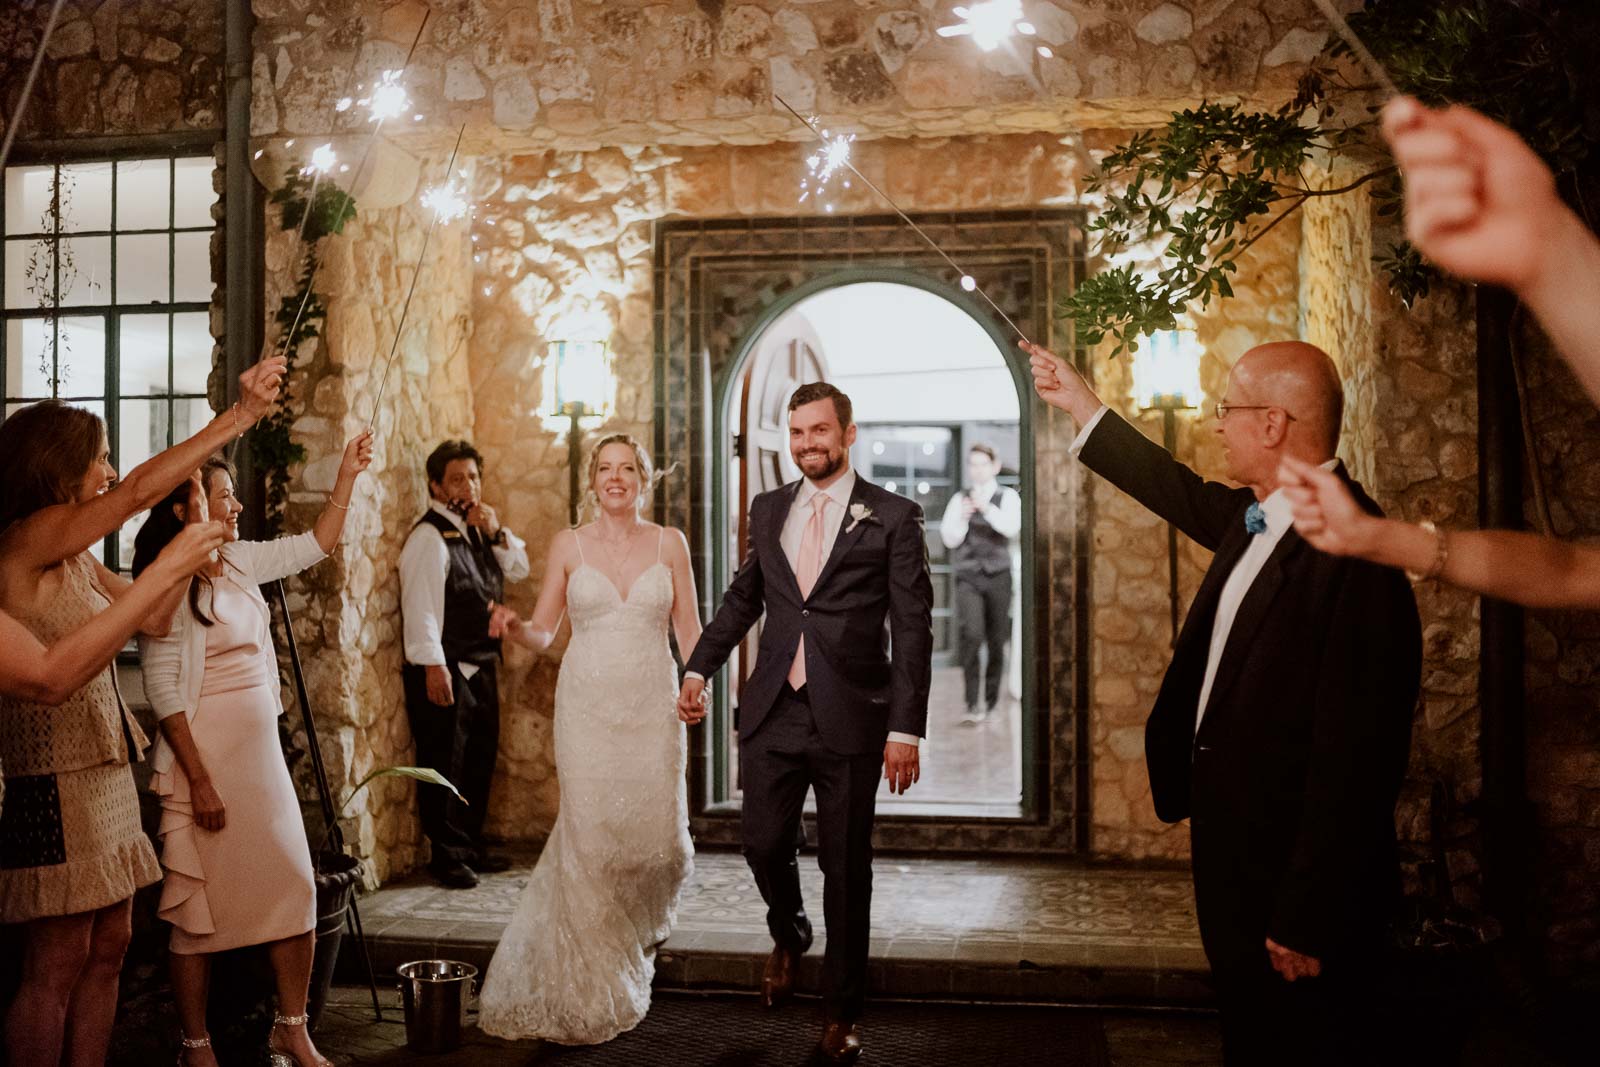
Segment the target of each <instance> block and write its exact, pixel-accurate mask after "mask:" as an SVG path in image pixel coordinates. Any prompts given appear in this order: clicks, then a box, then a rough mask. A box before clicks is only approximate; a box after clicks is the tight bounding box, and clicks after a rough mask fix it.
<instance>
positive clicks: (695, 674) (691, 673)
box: [683, 671, 706, 682]
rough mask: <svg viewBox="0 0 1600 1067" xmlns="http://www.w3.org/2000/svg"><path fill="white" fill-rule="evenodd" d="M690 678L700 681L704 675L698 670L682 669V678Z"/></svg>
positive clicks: (704, 678)
mask: <svg viewBox="0 0 1600 1067" xmlns="http://www.w3.org/2000/svg"><path fill="white" fill-rule="evenodd" d="M690 678H698V679H700V680H701V681H702V682H703V681H705V680H706V676H705V675H703V674H701V673H700V672H699V671H684V672H683V680H684V681H686V682H687V681H688V680H689V679H690Z"/></svg>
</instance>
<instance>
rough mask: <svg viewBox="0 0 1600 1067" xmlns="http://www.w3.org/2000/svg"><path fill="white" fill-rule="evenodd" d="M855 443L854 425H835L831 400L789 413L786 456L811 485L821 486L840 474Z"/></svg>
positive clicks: (819, 401)
mask: <svg viewBox="0 0 1600 1067" xmlns="http://www.w3.org/2000/svg"><path fill="white" fill-rule="evenodd" d="M855 443H856V428H855V424H854V423H852V424H851V425H849V426H840V425H839V412H838V410H837V409H836V407H835V405H834V403H833V401H832V400H826V399H824V400H813V401H812V402H811V403H809V404H801V405H800V406H799V407H797V408H795V409H794V410H793V411H791V412H789V454H790V455H791V456H793V457H794V461H795V464H796V465H797V466H798V467H799V468H800V471H801V473H803V474H804V475H805V476H806V477H807V478H809V479H810V480H811V481H813V482H818V483H823V484H825V483H827V482H830V481H832V480H833V479H834V478H835V477H837V476H838V475H840V474H842V473H844V471H845V470H847V469H848V467H849V464H850V446H851V445H853V444H855Z"/></svg>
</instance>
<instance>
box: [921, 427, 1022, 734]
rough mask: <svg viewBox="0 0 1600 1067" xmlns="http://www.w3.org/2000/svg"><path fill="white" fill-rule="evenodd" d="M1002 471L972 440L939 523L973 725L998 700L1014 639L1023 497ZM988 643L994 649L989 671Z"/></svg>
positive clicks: (988, 450)
mask: <svg viewBox="0 0 1600 1067" xmlns="http://www.w3.org/2000/svg"><path fill="white" fill-rule="evenodd" d="M999 476H1000V456H999V453H997V452H996V451H995V450H994V446H993V445H987V444H984V443H982V442H979V443H977V444H974V445H973V446H972V447H971V448H970V449H968V450H967V488H966V490H965V491H963V492H961V493H957V494H956V495H955V496H953V497H951V498H950V503H949V505H948V506H947V507H946V508H945V509H944V520H943V521H942V522H940V523H939V538H940V540H942V541H943V542H944V546H945V548H947V549H949V550H950V561H951V569H952V570H953V571H954V572H955V577H956V603H955V608H956V627H957V629H956V635H957V636H956V648H957V655H959V656H960V659H961V675H962V680H963V681H964V683H965V685H966V698H967V714H966V717H965V718H964V719H962V722H963V723H966V724H974V725H975V724H977V723H981V722H983V721H985V720H986V719H988V718H989V716H990V715H991V714H993V712H994V709H995V706H996V705H997V704H999V703H1000V684H1001V682H1002V681H1004V679H1005V662H1006V640H1007V638H1009V637H1010V636H1011V541H1012V539H1013V538H1015V537H1016V536H1017V534H1018V532H1020V531H1021V529H1022V498H1021V497H1020V496H1018V495H1017V491H1016V490H1015V489H1007V488H1006V487H1005V486H1002V485H1001V484H1000V482H999V480H998V479H999ZM983 648H988V650H989V660H988V668H987V670H984V669H983V665H982V663H981V662H980V655H979V650H980V649H983ZM980 682H981V683H982V684H981V686H980ZM980 689H981V690H982V692H981V696H980V692H979V691H980Z"/></svg>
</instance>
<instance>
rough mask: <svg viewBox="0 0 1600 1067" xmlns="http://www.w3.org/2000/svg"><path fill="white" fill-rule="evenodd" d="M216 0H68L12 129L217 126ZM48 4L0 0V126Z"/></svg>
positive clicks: (88, 131)
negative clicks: (30, 95) (30, 98)
mask: <svg viewBox="0 0 1600 1067" xmlns="http://www.w3.org/2000/svg"><path fill="white" fill-rule="evenodd" d="M223 3H224V0H96V2H86V0H84V2H78V3H69V4H66V5H64V6H63V7H62V10H61V17H60V20H59V21H58V23H57V25H56V29H55V32H54V34H53V35H52V36H51V39H50V47H49V51H48V52H47V54H46V57H45V63H44V66H43V67H42V68H41V70H40V72H39V79H38V83H37V85H36V86H35V89H34V98H33V101H32V103H30V104H29V106H28V109H27V111H26V113H24V114H23V115H21V123H22V125H21V126H20V127H19V132H18V136H19V137H20V138H22V140H23V142H24V143H26V142H28V141H30V140H38V139H44V138H51V139H55V138H67V137H82V136H95V135H107V136H110V135H117V136H125V135H130V134H143V133H172V132H179V131H186V130H215V129H220V128H221V126H222V119H223V106H222V59H223V35H222V21H223ZM49 6H50V5H48V4H28V3H8V4H5V5H3V6H0V128H4V127H6V126H9V125H10V123H11V120H12V110H13V109H14V108H15V107H16V106H17V105H18V102H19V98H20V96H21V93H22V83H23V80H24V79H25V78H26V77H27V73H28V67H29V65H30V64H31V63H32V61H33V57H34V54H35V51H36V50H37V48H38V43H39V40H40V39H41V38H42V37H43V35H44V27H45V21H46V17H47V14H48V8H49Z"/></svg>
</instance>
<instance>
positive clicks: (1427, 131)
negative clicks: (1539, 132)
mask: <svg viewBox="0 0 1600 1067" xmlns="http://www.w3.org/2000/svg"><path fill="white" fill-rule="evenodd" d="M1383 132H1384V136H1385V137H1387V138H1388V139H1389V144H1390V147H1391V148H1392V149H1393V150H1394V157H1395V161H1396V162H1398V163H1399V164H1400V169H1401V171H1402V173H1403V174H1404V175H1405V185H1406V197H1405V206H1406V236H1407V237H1409V238H1410V239H1411V241H1412V243H1413V244H1415V245H1416V246H1417V248H1418V249H1420V250H1421V251H1422V254H1423V255H1425V256H1427V257H1428V258H1429V259H1430V260H1432V261H1433V262H1434V263H1436V264H1438V265H1439V266H1441V267H1443V268H1444V269H1445V270H1447V271H1450V272H1451V273H1452V274H1456V275H1459V276H1460V277H1463V278H1468V279H1470V280H1472V281H1478V282H1488V283H1490V284H1493V285H1503V286H1505V287H1507V288H1509V289H1511V290H1513V291H1514V292H1515V293H1516V294H1517V296H1518V297H1519V298H1521V300H1522V302H1523V303H1525V304H1527V305H1528V307H1529V308H1530V309H1531V310H1532V311H1533V313H1534V315H1535V316H1537V317H1538V319H1539V325H1541V326H1543V327H1544V330H1545V332H1546V333H1547V334H1549V336H1550V339H1551V340H1552V341H1553V342H1555V346H1556V348H1557V350H1558V351H1560V353H1561V356H1562V358H1563V359H1565V360H1566V361H1567V363H1568V364H1570V365H1571V367H1572V369H1573V372H1574V373H1575V374H1576V375H1577V377H1578V381H1579V382H1581V383H1582V385H1583V388H1584V390H1585V391H1586V392H1587V393H1588V394H1589V399H1591V400H1593V401H1594V402H1595V403H1597V404H1600V241H1597V240H1596V238H1595V235H1594V234H1593V233H1592V232H1591V231H1590V230H1589V228H1588V227H1587V226H1585V225H1584V223H1583V220H1582V219H1580V218H1579V217H1578V216H1577V215H1576V214H1575V213H1574V212H1573V211H1572V209H1571V208H1569V207H1567V205H1566V204H1564V203H1562V201H1561V198H1560V196H1559V195H1558V194H1557V192H1556V183H1555V178H1554V176H1553V175H1552V174H1551V173H1550V168H1549V166H1547V165H1546V164H1545V162H1544V161H1543V160H1542V159H1540V158H1539V156H1538V155H1537V154H1536V153H1535V152H1534V151H1533V150H1532V149H1531V148H1529V147H1528V146H1527V144H1525V143H1524V142H1523V141H1522V139H1521V138H1520V137H1518V136H1517V135H1516V134H1515V133H1513V132H1512V131H1511V130H1509V129H1507V128H1506V127H1504V126H1502V125H1500V124H1499V123H1497V122H1494V121H1493V120H1491V119H1489V118H1486V117H1484V116H1483V115H1480V114H1479V113H1477V112H1476V111H1473V110H1472V109H1470V108H1465V107H1450V108H1445V109H1443V110H1438V111H1436V110H1432V109H1430V108H1426V107H1423V106H1422V104H1420V103H1418V102H1417V101H1416V100H1414V99H1412V98H1410V97H1397V98H1396V99H1394V100H1392V101H1390V102H1389V105H1388V106H1387V107H1386V108H1385V109H1384V114H1383Z"/></svg>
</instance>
